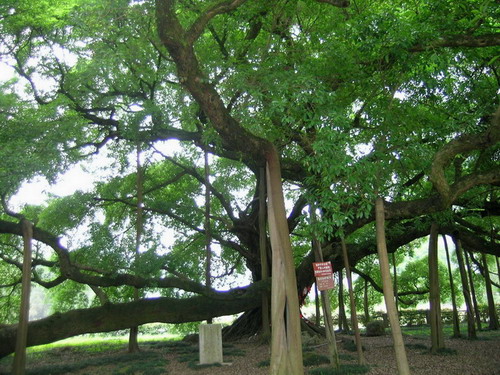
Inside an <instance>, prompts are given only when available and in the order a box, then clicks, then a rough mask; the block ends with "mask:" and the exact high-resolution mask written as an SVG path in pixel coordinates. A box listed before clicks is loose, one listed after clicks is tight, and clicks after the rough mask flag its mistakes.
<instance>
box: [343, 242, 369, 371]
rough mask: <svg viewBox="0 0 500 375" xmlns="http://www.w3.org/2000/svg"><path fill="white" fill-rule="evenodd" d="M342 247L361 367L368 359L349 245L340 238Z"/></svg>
mask: <svg viewBox="0 0 500 375" xmlns="http://www.w3.org/2000/svg"><path fill="white" fill-rule="evenodd" d="M340 241H341V245H342V256H343V258H344V267H345V273H346V277H347V286H348V289H349V301H350V303H351V324H352V329H353V330H354V337H355V339H356V350H357V352H358V363H359V364H360V365H364V364H366V359H365V356H364V354H363V344H362V343H361V335H360V333H359V326H358V316H357V313H356V301H355V300H354V292H353V290H352V276H351V267H350V265H349V256H348V253H347V245H346V243H345V239H344V237H341V238H340Z"/></svg>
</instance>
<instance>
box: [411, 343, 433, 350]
mask: <svg viewBox="0 0 500 375" xmlns="http://www.w3.org/2000/svg"><path fill="white" fill-rule="evenodd" d="M405 346H406V348H408V349H416V350H418V349H422V350H428V349H429V348H428V346H427V345H424V344H406V345H405Z"/></svg>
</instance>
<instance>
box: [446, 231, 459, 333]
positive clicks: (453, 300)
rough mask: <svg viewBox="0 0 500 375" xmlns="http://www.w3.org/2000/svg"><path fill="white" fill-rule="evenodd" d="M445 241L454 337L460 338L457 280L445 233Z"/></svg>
mask: <svg viewBox="0 0 500 375" xmlns="http://www.w3.org/2000/svg"><path fill="white" fill-rule="evenodd" d="M442 237H443V242H444V249H445V251H446V263H447V265H448V277H449V280H450V290H451V305H452V309H453V338H455V339H458V338H460V337H461V336H462V335H461V334H460V319H459V318H458V309H457V297H456V295H455V282H454V281H453V274H452V271H451V261H450V252H449V250H448V241H447V240H446V236H445V235H444V234H443V236H442Z"/></svg>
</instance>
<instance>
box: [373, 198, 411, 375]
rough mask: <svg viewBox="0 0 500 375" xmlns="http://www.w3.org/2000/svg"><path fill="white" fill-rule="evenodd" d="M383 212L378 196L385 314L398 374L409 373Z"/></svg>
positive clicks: (378, 233) (377, 211) (377, 219)
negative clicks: (392, 342)
mask: <svg viewBox="0 0 500 375" xmlns="http://www.w3.org/2000/svg"><path fill="white" fill-rule="evenodd" d="M384 216H385V214H384V201H383V200H382V198H380V197H378V198H377V200H376V202H375V225H376V231H377V251H378V256H379V262H380V273H381V275H382V286H383V289H384V299H385V305H386V309H387V315H388V318H389V322H390V324H391V333H392V338H393V341H394V352H395V354H396V363H397V367H398V374H399V375H409V374H410V367H409V365H408V358H407V356H406V349H405V345H404V342H403V335H402V333H401V326H400V325H399V317H398V312H397V310H396V305H395V303H394V290H393V289H392V280H391V273H390V271H389V258H388V256H387V246H386V241H385V217H384Z"/></svg>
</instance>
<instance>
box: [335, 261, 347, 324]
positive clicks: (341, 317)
mask: <svg viewBox="0 0 500 375" xmlns="http://www.w3.org/2000/svg"><path fill="white" fill-rule="evenodd" d="M338 275H339V293H338V294H339V330H340V331H341V332H345V333H349V324H347V314H346V312H345V303H344V272H342V270H339V272H338Z"/></svg>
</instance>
